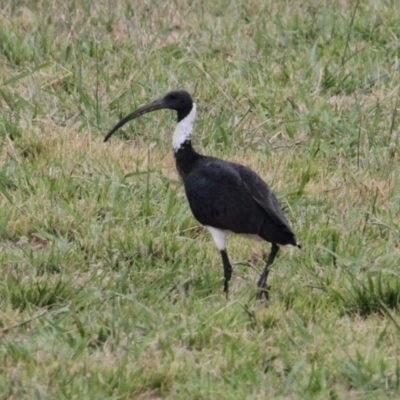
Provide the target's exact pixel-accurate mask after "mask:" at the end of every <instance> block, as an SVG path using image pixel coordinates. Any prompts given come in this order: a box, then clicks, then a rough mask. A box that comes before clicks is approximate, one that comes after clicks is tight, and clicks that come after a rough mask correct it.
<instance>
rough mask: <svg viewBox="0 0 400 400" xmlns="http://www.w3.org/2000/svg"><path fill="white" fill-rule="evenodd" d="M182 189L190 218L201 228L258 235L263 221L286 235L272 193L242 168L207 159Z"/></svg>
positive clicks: (257, 178) (253, 174)
mask: <svg viewBox="0 0 400 400" xmlns="http://www.w3.org/2000/svg"><path fill="white" fill-rule="evenodd" d="M184 185H185V191H186V196H187V198H188V201H189V204H190V208H191V210H192V212H193V215H194V216H195V218H196V219H197V220H198V221H199V222H200V223H201V224H203V225H210V226H213V227H216V228H220V229H228V230H230V231H233V232H236V233H253V234H259V233H260V232H261V230H262V227H263V224H264V223H265V220H266V219H267V220H268V221H267V222H268V223H272V224H274V225H275V226H276V227H277V228H279V229H284V230H286V229H289V231H290V228H289V226H288V223H287V220H286V218H285V217H284V215H283V213H282V211H281V209H280V207H279V204H278V202H277V200H276V197H275V196H274V194H273V193H272V191H271V190H270V189H269V187H268V186H267V184H266V183H265V182H264V181H263V180H262V179H261V178H260V177H259V176H258V175H257V174H256V173H255V172H253V171H251V170H250V169H248V168H246V167H243V166H241V165H238V164H234V163H229V162H225V161H222V160H218V159H212V158H207V159H206V160H202V163H201V164H199V165H198V166H197V167H196V168H194V169H193V170H192V172H191V173H190V174H189V175H188V176H187V177H186V178H185V180H184Z"/></svg>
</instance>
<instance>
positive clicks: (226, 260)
mask: <svg viewBox="0 0 400 400" xmlns="http://www.w3.org/2000/svg"><path fill="white" fill-rule="evenodd" d="M220 253H221V257H222V263H223V266H224V278H225V281H224V293H225V295H226V297H227V298H228V291H229V283H228V282H229V281H230V280H231V277H232V265H231V263H230V262H229V258H228V253H227V252H226V250H221V251H220Z"/></svg>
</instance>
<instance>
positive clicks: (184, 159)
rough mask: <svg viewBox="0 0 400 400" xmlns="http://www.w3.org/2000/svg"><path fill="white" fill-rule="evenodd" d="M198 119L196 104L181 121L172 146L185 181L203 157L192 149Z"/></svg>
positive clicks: (180, 173)
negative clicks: (195, 123)
mask: <svg viewBox="0 0 400 400" xmlns="http://www.w3.org/2000/svg"><path fill="white" fill-rule="evenodd" d="M195 119H196V104H195V103H193V106H192V109H191V110H190V113H189V114H188V115H186V116H185V117H184V118H182V119H179V116H178V125H177V126H176V129H175V132H174V137H173V140H172V146H173V149H174V156H175V161H176V168H177V170H178V172H179V175H180V176H181V177H182V178H183V179H185V177H186V175H187V174H188V173H189V172H190V170H191V168H192V167H193V165H194V163H195V162H196V160H197V159H198V158H199V157H201V156H200V154H198V153H196V152H195V151H194V149H193V147H192V132H193V124H194V121H195Z"/></svg>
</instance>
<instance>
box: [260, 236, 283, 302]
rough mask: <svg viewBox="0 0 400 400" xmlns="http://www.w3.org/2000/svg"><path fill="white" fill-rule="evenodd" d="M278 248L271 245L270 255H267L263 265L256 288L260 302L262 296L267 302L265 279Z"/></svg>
mask: <svg viewBox="0 0 400 400" xmlns="http://www.w3.org/2000/svg"><path fill="white" fill-rule="evenodd" d="M278 250H279V246H278V245H277V244H275V243H272V247H271V253H269V256H268V260H267V263H266V264H265V267H264V270H263V272H262V274H261V276H260V279H259V280H258V283H257V286H258V288H259V291H258V294H257V299H259V300H261V299H262V296H263V294H264V295H265V298H266V300H268V286H267V278H268V272H269V267H270V266H271V264H272V263H273V262H274V259H275V256H276V254H277V253H278Z"/></svg>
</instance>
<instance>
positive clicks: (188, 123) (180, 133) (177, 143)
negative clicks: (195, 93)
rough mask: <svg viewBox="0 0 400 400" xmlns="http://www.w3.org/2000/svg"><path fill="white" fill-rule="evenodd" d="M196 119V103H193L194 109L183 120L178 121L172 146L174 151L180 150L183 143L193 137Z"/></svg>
mask: <svg viewBox="0 0 400 400" xmlns="http://www.w3.org/2000/svg"><path fill="white" fill-rule="evenodd" d="M195 119H196V104H195V103H193V106H192V110H191V111H190V113H189V115H187V116H186V117H185V118H184V119H183V120H182V121H180V122H178V125H177V126H176V128H175V132H174V137H173V139H172V146H173V148H174V151H175V152H176V151H178V150H179V149H180V148H181V147H182V145H183V143H185V142H186V141H188V140H190V139H191V138H192V132H193V124H194V120H195Z"/></svg>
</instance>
